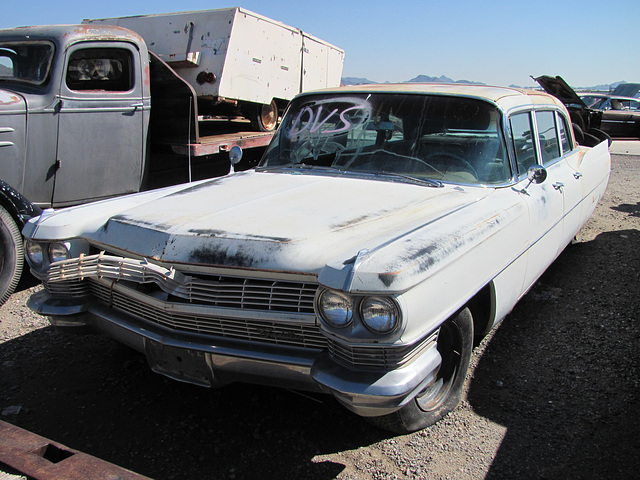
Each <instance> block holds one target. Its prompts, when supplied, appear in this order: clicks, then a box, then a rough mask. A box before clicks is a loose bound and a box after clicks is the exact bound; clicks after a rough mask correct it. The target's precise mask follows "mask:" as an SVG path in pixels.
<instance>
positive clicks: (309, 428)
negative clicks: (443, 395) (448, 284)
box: [0, 141, 640, 480]
mask: <svg viewBox="0 0 640 480" xmlns="http://www.w3.org/2000/svg"><path fill="white" fill-rule="evenodd" d="M638 147H640V142H638V141H632V142H622V141H615V142H614V144H613V145H612V152H614V155H613V157H612V158H613V161H612V177H611V181H610V183H609V187H608V189H607V192H606V194H605V197H604V199H603V200H602V202H601V204H600V205H599V206H598V208H597V210H596V212H595V214H594V216H593V217H592V219H591V220H590V221H589V223H588V224H587V225H586V227H585V228H584V229H583V232H582V238H581V241H580V243H577V244H574V245H570V246H569V247H567V249H566V250H565V251H564V252H563V253H562V254H561V255H560V257H559V258H558V259H557V261H556V262H555V263H554V264H553V265H552V266H551V267H550V269H549V270H548V271H547V272H546V273H545V274H544V275H543V276H542V277H541V278H540V279H539V281H538V282H537V283H536V284H535V286H534V287H533V288H532V290H531V291H530V292H529V293H528V294H527V295H526V296H525V297H524V298H523V299H522V300H521V301H520V303H519V304H518V305H517V306H516V308H515V309H514V311H513V312H512V313H511V314H510V315H509V316H508V317H507V318H506V319H505V320H504V322H503V323H502V324H501V325H500V326H499V328H498V329H496V330H495V331H494V332H493V333H492V335H490V336H489V337H488V338H486V339H485V340H484V341H483V342H482V343H481V345H480V346H479V347H478V348H476V350H475V354H474V357H473V359H472V368H471V370H470V373H469V377H468V378H467V392H466V395H465V398H464V401H463V402H462V403H461V405H460V406H459V407H458V408H457V409H456V410H455V411H454V412H453V413H452V414H450V415H449V416H448V417H446V418H445V419H444V420H443V421H441V422H440V423H438V424H437V425H435V426H433V427H431V428H428V429H426V430H424V431H421V432H417V433H414V434H411V435H405V436H392V435H390V434H388V433H385V432H382V431H379V430H377V429H375V428H374V427H372V426H369V425H368V424H367V423H366V422H364V421H363V420H362V419H360V418H358V417H357V416H355V415H352V414H350V413H349V412H347V411H346V410H345V409H344V408H342V407H340V406H339V405H338V404H337V403H336V402H335V401H334V400H333V399H331V398H330V397H324V396H320V395H306V394H299V393H296V392H292V391H287V390H277V389H273V388H266V387H259V386H251V385H231V386H228V387H226V388H223V389H220V390H207V389H203V388H199V387H195V386H191V385H186V384H180V383H177V382H175V381H172V380H169V379H165V378H164V377H162V376H159V375H157V374H154V373H152V372H151V371H150V370H149V368H148V367H147V365H146V363H145V360H144V358H143V357H142V356H140V355H138V354H137V353H135V352H133V351H131V350H129V349H127V348H126V347H124V346H122V345H119V344H117V343H116V342H114V341H111V340H108V339H105V338H101V337H75V336H67V335H65V334H62V333H58V332H56V331H55V330H54V329H53V328H52V327H50V326H48V323H47V321H46V320H45V319H43V318H41V317H38V316H37V315H35V314H33V313H31V312H30V311H29V310H28V309H27V308H26V307H25V303H26V300H27V298H28V297H29V295H30V294H31V293H33V292H34V291H36V290H37V289H38V288H39V287H38V286H32V287H30V288H27V289H23V290H21V291H18V292H17V293H15V294H14V295H13V296H12V298H11V299H10V300H9V301H8V302H7V303H6V304H5V305H4V306H3V307H1V308H0V413H1V415H0V420H3V421H5V422H9V423H12V424H15V425H17V426H20V427H22V428H25V429H27V430H29V431H32V432H35V433H37V434H39V435H42V436H44V437H47V438H50V439H52V440H55V441H57V442H60V443H62V444H65V445H67V446H69V447H71V448H74V449H77V450H81V451H84V452H86V453H88V454H91V455H93V456H95V457H98V458H101V459H104V460H107V461H109V462H112V463H114V464H117V465H120V466H123V467H125V468H128V469H131V470H133V471H135V472H138V473H140V474H143V475H146V476H149V477H153V478H158V479H205V478H206V479H209V478H216V479H225V478H226V479H244V478H262V479H265V478H307V479H330V478H338V479H376V480H377V479H404V478H429V479H431V478H433V479H439V478H443V479H444V478H446V479H449V478H461V479H462V478H473V479H475V478H496V479H514V478H536V479H565V478H580V479H600V478H602V479H609V478H617V479H626V478H637V472H638V471H640V428H639V427H640V409H639V408H638V398H639V393H640V392H639V388H638V366H639V358H640V349H639V345H640V328H639V326H638V317H639V315H640V311H639V310H640V308H639V306H640V254H639V253H638V248H639V246H640V201H639V198H640V195H639V190H640V156H639V155H638V153H640V151H639V150H640V149H639V148H638ZM0 471H1V469H0Z"/></svg>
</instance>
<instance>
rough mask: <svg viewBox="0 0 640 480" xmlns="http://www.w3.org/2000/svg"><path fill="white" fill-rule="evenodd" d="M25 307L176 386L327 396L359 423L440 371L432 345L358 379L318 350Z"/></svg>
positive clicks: (38, 298)
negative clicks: (111, 343) (131, 354)
mask: <svg viewBox="0 0 640 480" xmlns="http://www.w3.org/2000/svg"><path fill="white" fill-rule="evenodd" d="M27 306H28V307H29V308H30V309H31V310H33V311H34V312H36V313H38V314H40V315H44V316H47V317H49V319H50V322H51V324H52V325H54V326H56V327H58V328H61V329H64V330H67V331H74V330H76V331H85V330H88V331H93V332H98V333H101V334H104V335H107V336H109V337H112V338H114V339H115V340H118V341H119V342H121V343H123V344H125V345H128V346H129V347H131V348H133V349H135V350H137V351H139V352H141V353H144V354H145V355H146V357H147V361H148V362H149V366H150V367H151V369H152V370H153V371H155V372H157V373H161V374H163V375H166V376H168V377H170V378H173V379H175V380H178V381H182V382H187V383H193V384H197V385H202V386H209V387H216V386H222V385H226V384H228V383H231V382H247V383H255V384H262V385H269V386H277V387H284V388H292V389H300V390H308V391H317V392H323V393H330V394H332V395H333V396H334V397H335V398H336V399H337V400H338V401H339V402H340V403H342V404H343V405H344V406H345V407H346V408H348V409H349V410H351V411H353V412H355V413H356V414H358V415H361V416H380V415H385V414H388V413H392V412H394V411H396V410H398V409H399V408H401V407H402V406H403V405H404V404H406V403H407V402H409V401H410V400H411V399H412V398H413V397H414V396H415V395H417V394H418V393H419V392H420V391H421V390H422V389H423V388H424V387H425V386H426V385H428V384H429V383H430V382H432V381H433V376H434V374H435V372H437V369H438V367H439V365H440V360H441V358H440V354H439V353H438V351H437V349H436V344H435V342H434V343H433V344H432V345H431V346H430V347H429V348H426V349H425V350H424V351H422V352H421V353H420V355H419V356H418V357H417V358H415V359H414V360H413V361H411V362H410V363H409V364H407V365H405V366H403V367H402V368H398V369H395V370H390V371H364V370H359V369H351V368H347V367H345V366H343V365H341V364H339V363H336V362H335V361H334V360H333V359H332V357H331V356H330V355H329V354H328V353H327V352H326V351H322V350H309V349H302V348H294V347H281V346H275V345H262V344H260V343H251V344H248V343H247V342H240V341H234V340H229V339H221V340H218V339H215V343H209V342H211V337H203V336H198V335H194V334H186V333H180V332H175V331H172V330H169V329H164V328H162V327H159V326H156V325H152V324H148V323H146V322H142V321H140V320H138V319H136V318H135V317H133V316H131V315H128V314H125V313H122V312H119V311H116V310H114V309H111V308H109V307H106V306H103V305H100V304H98V303H95V302H92V301H91V300H90V299H87V300H85V301H78V300H75V299H74V300H62V299H60V298H59V297H53V296H51V295H50V294H49V293H48V292H46V291H45V290H42V291H40V292H38V293H36V294H34V295H33V296H32V297H31V298H30V299H29V301H28V302H27Z"/></svg>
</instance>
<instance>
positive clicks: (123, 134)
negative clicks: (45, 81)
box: [53, 42, 145, 206]
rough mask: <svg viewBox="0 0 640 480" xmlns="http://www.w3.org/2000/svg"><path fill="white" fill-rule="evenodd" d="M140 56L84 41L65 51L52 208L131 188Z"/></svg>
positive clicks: (135, 171) (138, 132) (135, 185)
mask: <svg viewBox="0 0 640 480" xmlns="http://www.w3.org/2000/svg"><path fill="white" fill-rule="evenodd" d="M140 64H141V62H140V54H139V51H138V50H137V48H135V46H133V45H130V44H127V43H124V42H120V43H116V42H86V43H82V44H76V45H73V46H71V47H70V48H69V49H68V51H67V53H66V55H65V75H64V77H63V79H62V83H61V85H60V104H59V115H58V116H59V120H58V121H59V123H58V129H59V133H58V137H59V139H58V148H57V162H56V173H55V186H54V193H53V204H54V206H64V205H72V204H78V203H84V202H87V201H90V200H95V199H99V198H104V197H109V196H114V195H120V194H124V193H130V192H136V191H138V189H139V187H140V182H141V177H142V167H143V158H142V156H143V152H144V148H143V146H144V141H145V139H144V138H143V131H144V128H143V103H142V95H143V89H142V74H141V67H140Z"/></svg>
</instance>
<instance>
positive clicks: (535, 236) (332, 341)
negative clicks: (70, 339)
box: [23, 84, 610, 432]
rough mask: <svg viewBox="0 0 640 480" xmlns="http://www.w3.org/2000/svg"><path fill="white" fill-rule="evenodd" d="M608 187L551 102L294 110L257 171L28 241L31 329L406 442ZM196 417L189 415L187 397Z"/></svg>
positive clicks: (412, 90) (492, 99)
mask: <svg viewBox="0 0 640 480" xmlns="http://www.w3.org/2000/svg"><path fill="white" fill-rule="evenodd" d="M609 172H610V157H609V151H608V148H607V145H606V143H605V142H602V143H600V144H598V145H597V146H596V147H594V148H589V147H585V146H579V145H577V144H576V142H575V139H574V137H573V133H572V130H571V122H570V119H569V113H568V112H567V109H566V108H565V106H564V105H563V104H562V103H561V102H560V101H559V100H557V99H556V98H554V97H552V96H550V95H547V94H545V93H543V92H534V91H529V90H522V89H515V88H496V87H486V86H469V85H467V86H461V85H419V84H401V85H386V84H385V85H374V86H360V87H349V88H336V89H332V90H326V91H317V92H314V93H308V94H302V95H299V96H297V97H296V98H295V99H293V100H292V102H291V104H290V106H289V108H288V111H287V114H286V115H285V117H284V119H283V120H282V124H281V125H280V127H279V129H278V130H277V132H276V134H275V136H274V137H273V140H272V142H271V144H270V146H269V147H268V149H267V151H266V152H265V155H264V157H263V158H262V161H261V163H260V165H259V166H258V167H257V168H256V169H255V170H252V171H246V172H240V173H234V174H231V175H229V176H226V177H222V178H218V179H215V180H207V181H202V182H198V183H194V184H189V185H182V186H173V187H169V188H166V189H163V190H156V191H150V192H146V193H142V194H136V195H132V196H127V197H121V198H118V199H114V200H107V201H102V202H99V203H96V204H93V205H85V206H81V207H71V208H68V209H65V210H62V211H59V212H53V211H45V212H44V213H43V214H42V216H41V217H40V218H39V219H37V221H36V220H35V219H34V220H32V221H31V222H29V223H28V224H27V226H26V227H25V229H24V231H23V233H24V234H25V235H26V237H27V238H28V240H27V247H26V248H27V253H28V257H29V262H30V265H31V268H32V271H33V272H34V273H35V275H37V276H38V278H40V279H41V280H42V282H43V284H44V289H43V290H42V291H41V292H39V293H37V294H35V295H34V296H32V297H31V299H30V300H29V307H30V308H31V309H33V310H34V311H35V312H37V313H40V314H42V315H47V316H49V317H50V319H51V322H52V323H53V324H54V325H56V326H57V327H59V328H64V329H67V330H83V331H86V330H87V329H89V330H91V329H92V330H95V331H97V332H100V333H102V334H105V335H109V336H112V337H114V338H116V339H118V340H119V341H121V342H123V343H124V344H126V345H129V346H131V347H133V348H135V349H137V350H139V351H140V352H143V353H144V354H145V355H146V357H147V359H148V362H149V365H150V366H151V368H152V369H153V370H154V371H155V372H158V373H161V374H164V375H167V376H169V377H171V378H174V379H176V380H180V381H184V382H190V383H194V384H198V385H203V386H222V385H225V384H228V383H230V382H235V381H244V382H251V383H258V384H267V385H274V386H279V387H287V388H294V389H303V390H312V391H317V392H324V393H329V394H332V395H333V396H334V397H335V398H336V399H337V400H338V401H339V402H341V403H342V404H343V405H344V406H346V407H347V408H348V409H350V410H352V411H353V412H355V413H357V414H359V415H362V416H364V417H369V418H371V421H372V422H373V423H375V424H377V425H379V426H381V427H383V428H386V429H389V430H391V431H394V432H408V431H413V430H417V429H421V428H423V427H426V426H428V425H431V424H433V423H434V422H436V421H438V420H439V419H441V418H442V417H443V416H444V415H446V414H447V413H448V412H450V411H451V410H452V409H453V408H455V406H456V405H457V404H458V402H459V400H460V398H461V394H462V390H463V385H464V381H465V376H466V373H467V369H468V366H469V361H470V358H471V353H472V349H473V345H474V340H477V339H478V338H480V337H482V336H483V335H484V334H486V333H487V332H488V331H489V330H491V328H492V327H493V326H495V325H496V324H497V323H498V322H499V321H500V320H501V319H502V318H503V317H504V316H505V315H507V314H508V313H509V312H510V311H511V309H512V308H513V307H514V305H515V304H516V302H517V301H518V300H519V299H520V298H521V297H522V296H523V295H524V294H525V293H526V292H527V290H528V289H529V288H530V287H531V286H532V284H533V283H534V282H535V281H536V279H537V278H538V277H539V276H540V275H541V274H542V273H543V272H544V271H545V269H546V268H547V267H548V266H549V265H550V264H551V263H552V262H553V261H554V260H555V258H556V257H557V256H558V255H559V254H560V252H562V250H563V249H564V248H565V246H566V245H567V244H568V243H569V242H570V241H571V240H572V239H573V238H574V236H575V235H576V233H577V232H578V231H579V230H580V228H581V227H582V226H583V225H584V223H585V222H586V221H587V219H588V218H589V216H590V215H591V213H592V212H593V210H594V209H595V207H596V204H597V203H598V201H599V199H600V198H601V196H602V195H603V193H604V190H605V187H606V185H607V181H608V178H609ZM186 401H188V399H187V400H186Z"/></svg>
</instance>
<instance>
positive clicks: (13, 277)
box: [0, 207, 24, 305]
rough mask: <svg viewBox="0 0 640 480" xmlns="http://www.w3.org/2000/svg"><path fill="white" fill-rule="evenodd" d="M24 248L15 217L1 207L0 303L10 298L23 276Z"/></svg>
mask: <svg viewBox="0 0 640 480" xmlns="http://www.w3.org/2000/svg"><path fill="white" fill-rule="evenodd" d="M23 264H24V248H23V246H22V236H21V235H20V230H19V229H18V226H17V225H16V222H15V221H14V220H13V217H12V216H11V215H10V214H9V212H7V211H6V210H5V209H4V208H3V207H0V305H4V303H5V302H6V301H7V300H8V298H9V297H10V296H11V294H12V293H13V292H14V290H15V289H16V286H17V285H18V282H19V281H20V277H21V276H22V265H23Z"/></svg>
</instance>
